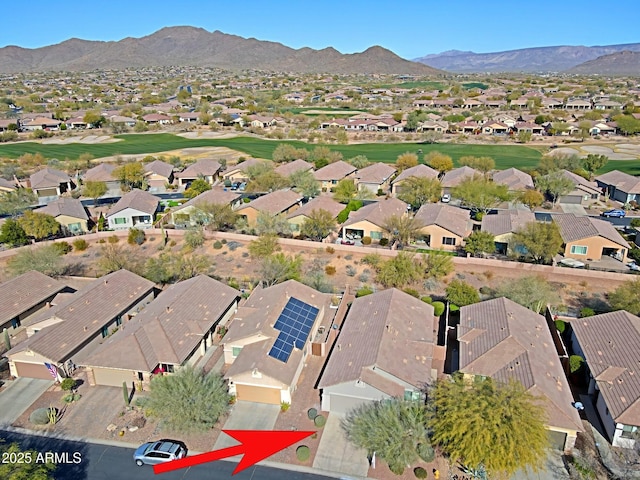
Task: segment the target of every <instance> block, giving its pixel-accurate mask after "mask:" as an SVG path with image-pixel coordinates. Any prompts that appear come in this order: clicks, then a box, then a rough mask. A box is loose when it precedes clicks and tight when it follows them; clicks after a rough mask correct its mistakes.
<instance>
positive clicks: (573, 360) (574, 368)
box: [569, 355, 584, 373]
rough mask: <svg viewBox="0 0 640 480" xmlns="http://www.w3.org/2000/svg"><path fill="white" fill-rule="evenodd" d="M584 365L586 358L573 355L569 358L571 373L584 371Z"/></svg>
mask: <svg viewBox="0 0 640 480" xmlns="http://www.w3.org/2000/svg"><path fill="white" fill-rule="evenodd" d="M582 365H584V358H582V357H581V356H580V355H571V356H570V357H569V370H570V371H571V373H577V372H579V371H580V370H581V369H582Z"/></svg>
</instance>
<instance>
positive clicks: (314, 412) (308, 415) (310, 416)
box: [307, 408, 318, 420]
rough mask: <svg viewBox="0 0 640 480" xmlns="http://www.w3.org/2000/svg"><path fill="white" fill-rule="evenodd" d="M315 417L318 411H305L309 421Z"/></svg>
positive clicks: (312, 409) (313, 409)
mask: <svg viewBox="0 0 640 480" xmlns="http://www.w3.org/2000/svg"><path fill="white" fill-rule="evenodd" d="M317 416H318V410H316V409H315V408H310V409H309V410H307V417H309V420H313V419H314V418H316V417H317Z"/></svg>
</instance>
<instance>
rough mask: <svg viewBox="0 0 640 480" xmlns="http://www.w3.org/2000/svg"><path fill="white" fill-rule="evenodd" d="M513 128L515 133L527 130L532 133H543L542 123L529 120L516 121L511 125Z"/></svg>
mask: <svg viewBox="0 0 640 480" xmlns="http://www.w3.org/2000/svg"><path fill="white" fill-rule="evenodd" d="M513 130H514V131H515V132H516V133H520V132H529V133H531V134H532V135H543V134H544V127H543V126H542V125H538V124H536V123H531V122H516V124H515V125H514V126H513Z"/></svg>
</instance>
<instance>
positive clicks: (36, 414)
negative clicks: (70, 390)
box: [29, 407, 58, 425]
mask: <svg viewBox="0 0 640 480" xmlns="http://www.w3.org/2000/svg"><path fill="white" fill-rule="evenodd" d="M50 415H56V416H57V415H58V409H57V408H54V407H48V408H38V409H36V410H34V411H33V412H31V415H29V422H31V423H33V424H34V425H48V424H49V423H51V420H50V417H49V416H50Z"/></svg>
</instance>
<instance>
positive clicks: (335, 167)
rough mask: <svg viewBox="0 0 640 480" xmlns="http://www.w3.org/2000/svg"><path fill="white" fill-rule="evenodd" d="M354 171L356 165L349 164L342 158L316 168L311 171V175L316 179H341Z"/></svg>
mask: <svg viewBox="0 0 640 480" xmlns="http://www.w3.org/2000/svg"><path fill="white" fill-rule="evenodd" d="M355 171H356V167H354V166H353V165H350V164H348V163H347V162H345V161H343V160H338V161H337V162H333V163H330V164H329V165H325V166H324V167H322V168H321V169H320V170H316V171H315V172H313V176H314V177H315V178H316V180H318V181H327V180H342V179H343V178H344V177H346V176H347V175H350V174H352V173H353V172H355Z"/></svg>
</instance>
